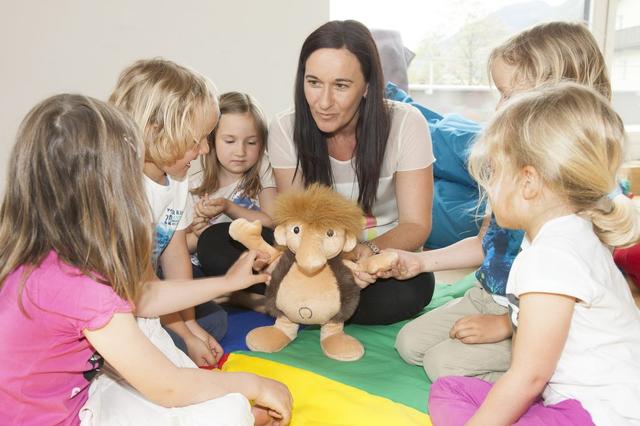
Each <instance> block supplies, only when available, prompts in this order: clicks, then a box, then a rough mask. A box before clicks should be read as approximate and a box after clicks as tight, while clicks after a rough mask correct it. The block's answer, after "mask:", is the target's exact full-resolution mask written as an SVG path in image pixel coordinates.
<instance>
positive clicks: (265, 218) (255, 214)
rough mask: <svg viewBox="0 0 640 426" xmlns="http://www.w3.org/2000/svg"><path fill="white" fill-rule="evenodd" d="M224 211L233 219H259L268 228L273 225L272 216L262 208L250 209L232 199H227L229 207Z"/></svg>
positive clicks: (251, 220)
mask: <svg viewBox="0 0 640 426" xmlns="http://www.w3.org/2000/svg"><path fill="white" fill-rule="evenodd" d="M224 212H225V214H226V215H227V216H229V217H230V218H231V219H238V218H244V219H247V220H248V221H250V222H253V221H256V220H259V221H260V223H262V226H264V227H267V228H272V227H273V220H271V216H269V215H268V214H266V213H265V212H264V211H262V210H250V209H247V208H245V207H242V206H239V205H237V204H234V203H232V202H231V201H227V208H226V209H225V211H224Z"/></svg>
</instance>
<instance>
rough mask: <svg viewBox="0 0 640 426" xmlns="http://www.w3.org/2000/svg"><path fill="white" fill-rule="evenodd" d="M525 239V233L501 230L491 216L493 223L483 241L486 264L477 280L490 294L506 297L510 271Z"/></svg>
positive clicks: (479, 269)
mask: <svg viewBox="0 0 640 426" xmlns="http://www.w3.org/2000/svg"><path fill="white" fill-rule="evenodd" d="M523 238H524V231H515V230H511V229H505V228H501V227H500V226H499V225H498V223H497V222H496V218H495V217H494V216H491V223H490V224H489V228H488V229H487V233H486V234H485V235H484V238H483V239H482V250H483V251H484V262H483V263H482V265H481V266H480V268H478V270H477V271H476V278H477V279H478V281H479V282H480V284H482V287H484V289H485V290H487V291H488V292H489V293H491V294H498V295H500V296H504V295H505V290H506V288H507V279H508V278H509V271H510V270H511V265H513V261H514V260H515V258H516V256H517V255H518V253H519V252H520V245H521V244H522V239H523Z"/></svg>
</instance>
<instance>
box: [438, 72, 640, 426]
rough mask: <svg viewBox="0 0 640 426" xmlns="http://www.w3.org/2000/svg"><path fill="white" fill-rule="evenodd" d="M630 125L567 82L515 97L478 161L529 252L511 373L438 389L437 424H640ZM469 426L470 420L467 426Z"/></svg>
mask: <svg viewBox="0 0 640 426" xmlns="http://www.w3.org/2000/svg"><path fill="white" fill-rule="evenodd" d="M623 142H624V127H623V124H622V120H621V119H620V117H619V116H618V115H617V114H616V113H615V112H614V111H613V109H612V108H611V106H610V104H609V102H608V101H607V99H605V98H604V97H603V96H601V95H599V94H598V93H596V92H594V91H593V90H592V89H590V88H587V87H585V86H580V85H577V84H574V83H561V84H559V85H557V86H554V87H548V88H542V89H538V90H534V91H532V92H530V93H527V94H524V95H522V96H520V97H516V98H514V100H513V101H511V102H509V103H508V104H506V105H505V106H504V107H503V108H502V109H501V110H500V111H498V113H497V114H496V117H495V118H494V119H493V121H492V122H491V123H490V125H489V127H488V129H487V130H486V132H485V134H484V135H483V137H482V138H481V139H480V141H479V142H477V143H476V144H475V145H474V147H473V149H472V152H471V156H470V171H471V173H472V175H473V176H474V178H476V179H477V180H478V182H479V183H480V184H481V185H482V187H483V188H485V189H486V191H487V194H488V197H489V202H490V203H491V208H492V210H493V212H494V213H495V217H496V220H497V221H498V224H499V225H500V226H502V227H505V228H509V229H524V230H525V232H526V236H527V239H528V240H529V241H530V246H529V247H527V248H526V249H524V250H523V251H522V252H521V253H520V254H519V255H518V256H517V257H516V260H515V262H514V264H513V267H512V269H511V272H510V274H509V280H508V283H507V291H506V292H507V298H508V299H509V303H510V306H509V311H510V318H511V321H512V324H513V328H514V339H513V357H512V361H511V366H510V367H509V370H508V371H507V372H506V373H505V374H504V375H503V376H502V377H501V378H500V379H499V380H498V381H497V382H496V383H495V384H494V385H492V384H491V383H489V382H485V381H483V380H481V379H478V378H473V377H445V378H442V379H439V380H438V381H436V382H435V383H434V384H433V386H432V388H431V394H430V398H429V409H430V414H431V416H432V419H433V422H434V424H448V425H457V424H460V425H462V424H470V425H486V424H496V425H502V424H505V425H506V424H513V423H516V422H517V424H519V425H520V424H523V425H525V424H563V425H564V424H580V425H584V424H592V423H595V424H598V425H621V424H640V363H638V359H640V314H639V311H638V309H637V308H636V306H635V304H634V302H633V298H632V297H631V293H630V290H629V287H628V285H627V283H626V281H625V279H624V278H623V276H622V274H621V273H620V271H619V270H618V269H617V268H616V266H615V264H614V262H613V258H612V255H611V247H616V246H624V245H629V244H632V243H634V242H636V241H638V240H639V239H640V214H639V212H638V210H637V208H636V207H635V206H634V205H633V203H632V202H631V200H629V199H628V198H626V197H625V196H624V195H622V194H620V191H619V190H616V188H617V184H616V173H617V171H618V169H619V167H620V164H621V161H622V159H623V152H624V149H623ZM467 422H468V423H467Z"/></svg>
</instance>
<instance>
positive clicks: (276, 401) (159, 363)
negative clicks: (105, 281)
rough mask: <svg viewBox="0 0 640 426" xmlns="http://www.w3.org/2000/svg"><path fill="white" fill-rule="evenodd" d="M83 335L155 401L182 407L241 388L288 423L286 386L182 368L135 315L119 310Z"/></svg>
mask: <svg viewBox="0 0 640 426" xmlns="http://www.w3.org/2000/svg"><path fill="white" fill-rule="evenodd" d="M84 335H85V336H86V337H87V339H88V340H89V342H90V343H91V345H92V346H93V347H94V348H95V349H96V350H97V351H98V352H99V353H100V354H101V355H102V356H103V357H104V358H105V360H107V362H109V364H110V365H112V366H113V367H114V368H115V369H116V370H117V371H118V372H119V373H120V374H121V375H122V377H124V378H125V379H126V380H127V382H129V383H130V384H131V385H132V386H133V387H134V388H136V389H137V390H138V391H140V393H142V395H144V396H145V397H146V398H147V399H149V400H150V401H152V402H154V403H156V404H159V405H162V406H164V407H183V406H187V405H192V404H196V403H199V402H203V401H207V400H210V399H214V398H217V397H220V396H223V395H227V394H229V393H232V392H239V393H241V394H243V395H244V396H246V397H247V399H249V400H253V401H255V403H256V404H257V405H260V406H263V407H267V408H268V409H270V410H273V411H275V412H277V413H278V414H279V415H281V416H282V418H283V424H286V423H288V422H289V419H290V416H291V406H292V397H291V394H290V393H289V390H288V389H287V387H286V386H285V385H283V384H282V383H280V382H276V381H274V380H270V379H266V378H263V377H260V376H256V375H254V374H250V373H223V372H220V371H208V370H202V369H199V368H178V367H176V366H175V365H173V364H172V363H171V361H169V360H168V359H167V357H165V356H164V354H163V353H162V352H161V351H160V350H159V349H158V348H156V347H155V346H154V345H153V344H152V343H151V342H150V341H149V339H148V338H147V337H146V336H145V335H144V334H143V333H142V331H141V330H140V329H139V328H138V326H137V324H136V322H135V319H134V317H133V316H132V315H131V314H122V313H118V314H115V315H114V316H113V318H112V319H111V320H110V321H109V323H107V324H106V325H105V326H104V327H102V328H100V329H98V330H84Z"/></svg>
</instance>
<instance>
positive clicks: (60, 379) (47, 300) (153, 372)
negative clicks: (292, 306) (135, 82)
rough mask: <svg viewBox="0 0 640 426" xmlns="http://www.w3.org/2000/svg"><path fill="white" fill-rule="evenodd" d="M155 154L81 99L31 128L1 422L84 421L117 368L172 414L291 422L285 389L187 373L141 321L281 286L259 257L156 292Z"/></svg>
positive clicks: (22, 163) (56, 100) (8, 260)
mask: <svg viewBox="0 0 640 426" xmlns="http://www.w3.org/2000/svg"><path fill="white" fill-rule="evenodd" d="M143 150H144V147H143V145H142V142H141V141H140V137H139V134H138V130H137V129H136V127H135V125H134V124H133V122H132V121H131V120H130V119H129V118H127V117H125V116H124V115H123V114H122V113H121V112H119V111H118V110H117V109H115V108H114V107H111V106H108V105H107V104H105V103H103V102H100V101H97V100H95V99H91V98H87V97H84V96H80V95H58V96H54V97H52V98H49V99H47V100H45V101H43V102H42V103H40V104H39V105H37V106H36V107H35V108H34V109H33V110H31V112H29V114H28V115H27V117H26V118H25V120H24V121H23V123H22V125H21V128H20V130H19V133H18V138H17V143H16V145H15V146H14V148H13V151H12V154H11V158H10V161H9V167H8V168H9V170H8V171H9V176H10V179H7V181H8V182H9V186H8V187H7V190H6V193H5V196H4V200H3V203H2V207H1V209H0V241H2V245H3V249H2V251H0V324H2V327H0V341H1V342H2V349H1V350H0V383H1V385H0V424H12V425H14V424H37V425H41V424H78V423H79V422H80V419H79V416H78V413H79V411H80V409H81V407H82V406H83V405H84V403H85V402H86V401H87V397H88V388H89V384H90V381H91V380H92V378H93V377H94V376H95V375H96V374H97V373H98V372H99V371H100V368H101V367H102V365H103V363H104V362H105V361H106V362H107V363H108V364H109V365H110V366H111V367H113V369H114V370H115V371H117V372H118V373H119V374H120V375H121V376H122V377H123V378H124V379H125V380H126V381H127V382H128V383H129V384H131V385H132V386H133V387H134V388H135V389H137V391H139V392H140V394H142V396H143V397H144V398H146V399H147V400H148V401H151V402H152V403H155V404H158V405H160V406H164V407H184V406H190V407H199V412H203V410H202V407H204V408H206V407H207V405H206V404H208V403H210V402H212V401H211V400H215V399H216V398H218V401H219V400H220V398H222V399H224V401H225V404H218V405H217V407H218V409H219V407H220V406H221V405H222V406H223V407H224V408H223V409H219V411H218V412H216V413H212V415H215V416H216V417H219V418H222V417H224V418H225V419H232V420H229V421H230V423H231V424H252V423H253V421H254V417H253V415H252V413H254V414H256V413H258V414H261V415H262V416H263V417H270V419H268V420H272V419H275V420H276V421H277V422H281V423H287V422H288V419H289V416H290V410H291V395H290V394H289V392H288V390H287V389H286V387H285V386H284V385H282V384H281V383H278V382H275V381H272V380H268V379H264V378H261V377H258V376H255V375H253V374H246V373H222V372H219V371H208V370H201V369H198V368H179V367H177V366H176V365H175V364H174V363H172V362H171V361H170V360H169V359H168V358H167V357H166V356H165V355H164V354H163V353H162V352H161V351H160V350H159V349H158V348H157V347H156V346H154V345H153V344H152V343H151V342H150V341H149V339H148V338H147V337H146V336H145V335H144V334H143V332H142V331H141V329H140V328H139V327H138V325H137V324H136V321H135V319H134V316H133V311H134V309H135V314H136V315H137V316H141V317H154V316H158V315H162V314H166V313H170V312H176V311H178V310H181V309H184V308H186V307H188V306H193V305H194V304H196V303H201V302H203V301H205V300H211V299H212V298H213V297H216V296H218V295H219V294H220V293H223V292H228V291H234V290H239V289H242V288H245V287H248V286H249V285H252V284H254V283H258V282H264V281H265V279H267V278H268V277H267V276H265V275H263V274H258V275H253V273H252V270H251V269H252V265H253V262H254V260H255V257H256V254H255V253H254V254H249V255H245V256H243V257H242V258H241V259H240V260H239V261H238V262H237V263H236V264H235V265H234V266H232V267H231V269H229V271H228V272H227V274H226V275H225V276H224V277H219V278H209V279H206V280H201V281H200V282H198V283H194V282H191V281H190V282H184V283H176V282H154V283H144V284H143V282H144V279H145V277H146V276H148V275H147V274H148V273H149V271H150V269H149V262H148V261H146V260H148V259H151V235H150V227H149V224H150V223H151V215H150V212H149V207H148V205H147V201H146V199H145V194H144V190H143V181H142V161H143V152H144V151H143ZM134 301H135V303H134ZM249 400H252V401H253V402H254V403H255V404H256V406H254V408H253V410H252V409H251V407H250V405H249ZM145 402H146V403H148V402H147V401H145ZM194 404H195V405H194ZM140 412H142V411H140ZM204 412H206V410H204ZM213 418H214V419H215V417H213ZM209 419H212V417H209ZM138 420H142V419H138ZM131 421H132V422H133V423H138V422H137V421H136V419H131Z"/></svg>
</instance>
